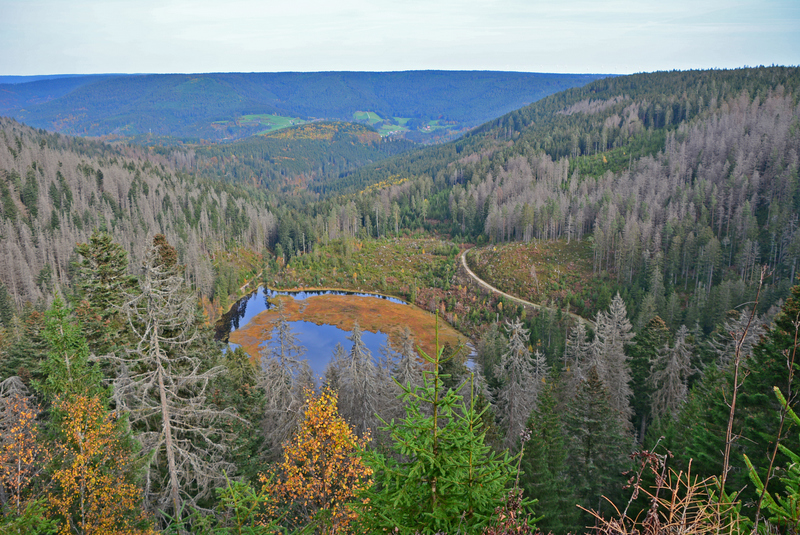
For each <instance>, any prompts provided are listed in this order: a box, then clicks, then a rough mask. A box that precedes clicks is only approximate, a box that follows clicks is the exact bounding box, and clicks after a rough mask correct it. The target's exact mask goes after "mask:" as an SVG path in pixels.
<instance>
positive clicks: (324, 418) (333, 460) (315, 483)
mask: <svg viewBox="0 0 800 535" xmlns="http://www.w3.org/2000/svg"><path fill="white" fill-rule="evenodd" d="M306 396H307V409H306V412H305V417H304V420H303V423H302V425H301V426H300V429H299V430H298V431H297V433H296V434H295V435H294V437H292V439H291V440H290V441H289V442H288V443H287V444H286V445H285V446H284V456H283V461H282V462H281V463H280V464H279V466H278V467H277V469H276V470H275V471H274V472H273V473H271V474H268V475H262V476H261V478H260V479H261V482H262V483H263V484H264V485H265V488H264V490H265V491H266V494H268V495H269V496H270V497H271V498H272V500H270V502H269V503H268V504H267V508H268V509H270V512H271V513H272V514H273V517H275V516H277V513H278V508H279V507H281V506H283V507H288V514H287V517H286V518H287V519H288V520H289V522H290V523H291V524H293V525H294V527H302V526H306V525H308V524H309V523H311V522H315V523H317V524H318V526H317V527H318V530H319V532H321V533H347V532H348V530H349V528H350V526H351V524H352V522H353V521H354V520H355V519H356V518H357V514H356V512H355V510H354V509H353V507H352V505H353V504H354V503H355V502H356V500H357V496H358V494H359V493H360V492H361V491H363V490H365V489H367V488H369V487H370V485H371V484H372V469H371V468H369V467H367V466H366V465H365V464H364V463H363V462H362V460H361V456H360V452H361V451H362V450H363V449H364V447H365V446H366V444H367V442H369V437H362V438H358V437H357V436H355V434H354V433H353V430H352V429H351V427H350V426H349V425H348V424H347V422H345V421H344V419H343V418H342V417H341V416H340V415H339V411H338V409H337V408H336V400H337V396H336V393H335V392H334V391H331V390H329V389H325V390H323V391H322V392H321V393H320V394H319V395H317V396H313V395H312V392H310V391H307V392H306Z"/></svg>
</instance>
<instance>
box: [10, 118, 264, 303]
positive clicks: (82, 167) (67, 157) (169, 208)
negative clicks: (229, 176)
mask: <svg viewBox="0 0 800 535" xmlns="http://www.w3.org/2000/svg"><path fill="white" fill-rule="evenodd" d="M172 156H173V160H169V159H167V158H165V157H164V156H161V155H159V154H157V153H155V152H153V151H149V150H146V149H142V148H137V147H130V146H121V147H111V146H109V145H106V144H103V143H99V142H93V141H86V140H83V139H80V138H72V137H68V136H62V135H58V134H47V133H41V132H38V131H36V130H33V129H32V128H29V127H27V126H22V125H20V124H19V123H16V122H15V121H13V120H11V119H0V282H2V283H3V284H4V285H5V286H6V288H7V289H8V291H9V293H10V294H11V295H12V296H13V297H14V299H15V300H16V302H17V303H18V304H21V303H24V302H25V301H31V302H36V301H37V300H38V299H39V298H41V297H44V296H46V295H48V294H51V292H52V290H53V288H54V287H55V286H59V287H61V288H64V287H66V282H67V280H68V272H69V264H70V261H71V258H72V255H73V252H74V248H75V245H76V244H77V243H80V242H86V241H87V240H88V237H89V236H90V235H91V233H92V231H93V230H94V229H103V230H107V231H109V232H111V233H112V234H113V235H114V237H115V239H116V241H118V242H119V243H120V244H121V245H123V247H125V248H126V249H127V250H128V251H129V253H130V254H131V264H132V265H133V266H138V265H139V263H140V261H141V260H142V258H143V257H144V253H145V251H146V249H147V247H148V246H149V243H150V240H151V239H152V236H153V235H154V234H156V233H163V234H165V235H166V236H167V238H168V240H169V241H170V243H172V244H173V245H174V246H175V247H176V248H177V250H178V252H179V254H180V256H181V261H182V262H184V263H186V264H187V277H188V279H189V280H190V281H191V282H193V283H195V284H196V285H197V287H198V288H199V289H201V290H202V291H203V292H204V294H206V295H210V293H211V290H212V285H213V283H214V271H213V267H212V265H211V263H210V260H209V258H208V255H209V254H210V253H213V252H214V251H215V250H217V249H222V248H226V247H231V246H232V245H233V244H234V243H239V244H242V245H246V246H249V247H251V248H253V249H254V250H261V249H262V248H263V247H265V246H266V245H268V244H269V243H270V241H271V240H274V238H275V236H276V234H277V224H276V219H275V217H274V215H273V214H272V212H270V211H269V210H268V209H267V208H266V205H265V203H263V202H262V201H260V200H259V198H258V197H257V196H254V195H253V193H252V192H244V191H242V190H240V189H237V188H234V187H231V186H226V185H224V184H219V183H217V182H208V181H202V180H199V179H196V178H195V177H194V176H192V175H187V174H185V173H183V172H181V171H179V170H178V167H177V164H178V163H181V164H182V163H183V162H179V161H177V160H176V159H175V158H180V157H181V156H182V155H181V154H180V153H175V154H173V155H172Z"/></svg>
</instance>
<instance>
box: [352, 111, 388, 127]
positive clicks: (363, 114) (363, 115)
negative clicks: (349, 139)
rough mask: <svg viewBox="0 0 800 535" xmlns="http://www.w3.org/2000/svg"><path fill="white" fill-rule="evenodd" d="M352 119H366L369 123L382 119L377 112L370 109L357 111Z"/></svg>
mask: <svg viewBox="0 0 800 535" xmlns="http://www.w3.org/2000/svg"><path fill="white" fill-rule="evenodd" d="M353 120H354V121H366V122H367V123H368V124H370V125H373V124H375V123H379V122H381V121H383V119H381V118H380V116H379V115H378V114H377V113H375V112H372V111H357V112H355V113H354V114H353Z"/></svg>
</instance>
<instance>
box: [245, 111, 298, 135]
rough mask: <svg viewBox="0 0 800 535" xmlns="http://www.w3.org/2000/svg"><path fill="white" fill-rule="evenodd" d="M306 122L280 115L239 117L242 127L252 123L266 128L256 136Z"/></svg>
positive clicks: (264, 114)
mask: <svg viewBox="0 0 800 535" xmlns="http://www.w3.org/2000/svg"><path fill="white" fill-rule="evenodd" d="M307 122H308V121H304V120H303V119H300V118H297V117H284V116H282V115H270V114H266V113H262V114H252V115H242V116H241V117H239V124H241V125H242V126H250V125H252V123H256V124H259V125H261V126H265V127H266V128H265V129H264V130H262V131H260V132H258V134H266V133H267V132H274V131H275V130H280V129H281V128H288V127H290V126H297V125H300V124H306V123H307Z"/></svg>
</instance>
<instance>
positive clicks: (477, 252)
mask: <svg viewBox="0 0 800 535" xmlns="http://www.w3.org/2000/svg"><path fill="white" fill-rule="evenodd" d="M467 261H468V262H469V266H470V268H471V269H472V270H473V271H475V273H476V274H477V275H478V276H479V277H481V278H482V279H484V280H485V281H486V282H488V283H489V284H491V285H492V286H494V287H496V288H498V289H500V290H502V291H504V292H506V293H509V294H511V295H514V296H517V297H520V298H522V299H525V300H527V301H530V302H532V303H539V304H547V303H548V302H549V303H552V304H553V305H555V306H557V307H559V308H565V307H567V306H569V310H570V311H571V312H575V313H577V314H579V315H582V316H584V317H591V315H592V314H591V312H592V311H593V310H594V309H595V308H596V304H597V303H596V301H597V297H596V296H595V295H594V294H595V292H596V288H597V287H598V286H600V284H599V283H600V281H599V280H598V279H596V278H595V276H594V274H593V273H592V249H591V246H590V245H589V243H588V242H587V241H585V240H583V241H578V240H572V241H571V242H570V243H569V244H568V243H567V241H566V240H558V241H554V242H543V241H537V242H535V243H534V242H531V243H510V244H503V245H490V246H487V247H482V248H476V249H473V250H472V251H470V253H469V254H468V256H467ZM587 314H589V316H587Z"/></svg>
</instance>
